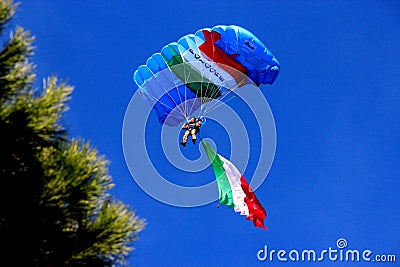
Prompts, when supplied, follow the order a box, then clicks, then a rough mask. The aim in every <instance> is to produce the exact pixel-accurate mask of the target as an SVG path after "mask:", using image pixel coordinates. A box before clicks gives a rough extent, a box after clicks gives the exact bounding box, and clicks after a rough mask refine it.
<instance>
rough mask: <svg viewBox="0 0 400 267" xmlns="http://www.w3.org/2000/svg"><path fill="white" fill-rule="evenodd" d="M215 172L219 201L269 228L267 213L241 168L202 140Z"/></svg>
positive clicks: (257, 225) (261, 226)
mask: <svg viewBox="0 0 400 267" xmlns="http://www.w3.org/2000/svg"><path fill="white" fill-rule="evenodd" d="M201 142H202V144H203V147H204V150H205V151H206V153H207V157H208V159H209V160H210V162H211V166H212V168H213V170H214V173H215V178H216V180H217V184H218V191H219V203H221V204H224V205H227V206H228V207H230V208H234V210H235V211H236V212H239V213H240V214H241V215H245V216H246V219H247V220H252V221H253V224H254V226H256V227H260V228H263V229H265V230H267V227H265V225H264V219H265V218H266V217H267V213H266V211H265V209H264V207H263V206H262V205H261V203H260V201H258V199H257V197H256V195H255V194H254V192H253V190H252V189H251V187H250V185H249V184H248V183H247V181H246V179H245V178H244V177H243V175H242V174H241V173H240V172H239V170H238V169H237V168H236V167H235V165H233V164H232V162H230V161H229V160H227V159H226V158H224V157H223V156H221V155H219V154H217V153H216V152H215V150H214V149H213V148H212V147H211V146H210V145H209V144H207V143H206V142H205V141H204V140H202V141H201Z"/></svg>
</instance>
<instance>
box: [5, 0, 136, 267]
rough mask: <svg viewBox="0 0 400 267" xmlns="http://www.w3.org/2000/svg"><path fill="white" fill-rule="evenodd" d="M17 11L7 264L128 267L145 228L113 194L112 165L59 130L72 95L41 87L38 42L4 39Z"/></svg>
mask: <svg viewBox="0 0 400 267" xmlns="http://www.w3.org/2000/svg"><path fill="white" fill-rule="evenodd" d="M16 8H17V5H16V4H14V3H13V2H12V1H11V0H8V1H5V0H0V34H1V35H2V38H3V39H7V41H6V43H5V44H4V46H3V48H2V49H1V51H0V134H1V139H0V182H1V184H0V241H1V243H2V246H1V247H2V249H0V251H1V253H0V255H1V258H0V265H1V266H6V264H5V263H12V264H8V265H16V266H82V265H85V266H122V265H126V263H127V258H128V255H129V252H130V251H131V250H132V249H133V247H132V242H133V241H134V240H136V238H137V237H138V232H140V231H141V230H142V229H143V226H144V221H143V220H142V219H139V218H138V217H137V216H136V215H135V213H134V212H133V211H132V210H131V209H130V208H129V207H128V206H126V205H125V204H123V203H122V202H119V201H117V200H115V199H114V198H113V196H112V195H110V193H109V189H110V188H111V187H112V186H113V184H112V179H111V177H110V176H109V174H108V162H107V160H106V159H105V158H104V157H103V156H101V155H100V154H99V153H98V151H96V149H94V148H92V147H91V145H90V144H89V143H88V142H85V141H83V140H81V139H71V138H69V136H68V134H67V132H66V130H65V128H64V126H63V125H61V124H60V118H61V116H62V114H63V112H65V111H66V110H67V101H68V100H69V98H70V96H71V93H72V90H73V88H72V87H71V86H69V85H67V84H66V83H64V82H60V81H58V79H57V78H55V77H50V78H48V79H46V80H45V82H44V85H43V88H42V89H40V90H39V89H36V88H34V82H35V79H36V77H35V73H34V70H35V68H34V65H33V64H32V63H31V62H30V57H31V56H32V54H33V47H32V43H33V41H34V38H33V37H32V36H31V34H30V33H29V32H28V31H25V30H24V29H22V28H20V27H17V28H16V29H15V30H14V31H13V33H11V34H10V37H9V38H6V37H4V35H5V31H6V30H7V28H8V24H9V21H10V19H12V17H13V15H14V14H15V11H16Z"/></svg>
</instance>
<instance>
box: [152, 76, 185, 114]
mask: <svg viewBox="0 0 400 267" xmlns="http://www.w3.org/2000/svg"><path fill="white" fill-rule="evenodd" d="M149 70H150V72H151V74H152V75H153V77H154V78H155V79H156V80H157V82H158V84H160V85H161V88H163V89H164V92H165V93H166V94H167V95H168V96H169V98H170V99H171V100H172V101H173V102H174V104H175V106H176V108H177V109H178V110H179V112H180V113H181V114H182V115H183V116H185V114H184V111H183V110H182V109H181V108H180V107H179V105H178V103H177V102H176V101H175V100H174V98H173V97H172V96H171V95H170V94H169V93H168V91H169V90H168V89H167V88H165V86H164V85H163V83H162V82H160V81H159V79H158V78H157V76H156V74H155V73H154V72H153V71H152V70H151V69H149ZM175 89H176V90H178V88H177V87H175ZM153 99H155V97H153ZM156 100H157V101H158V102H159V103H161V104H162V105H164V106H166V107H168V108H170V109H171V110H172V109H173V108H172V107H169V106H168V105H165V104H164V103H162V102H161V101H160V100H158V99H156Z"/></svg>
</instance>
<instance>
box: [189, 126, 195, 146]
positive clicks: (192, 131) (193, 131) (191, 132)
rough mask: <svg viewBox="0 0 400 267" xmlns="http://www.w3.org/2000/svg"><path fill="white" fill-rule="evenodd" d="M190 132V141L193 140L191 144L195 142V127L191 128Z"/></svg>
mask: <svg viewBox="0 0 400 267" xmlns="http://www.w3.org/2000/svg"><path fill="white" fill-rule="evenodd" d="M190 134H191V135H192V142H193V144H196V130H195V129H192V130H191V131H190Z"/></svg>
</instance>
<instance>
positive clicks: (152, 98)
mask: <svg viewBox="0 0 400 267" xmlns="http://www.w3.org/2000/svg"><path fill="white" fill-rule="evenodd" d="M147 97H149V98H150V99H151V100H154V101H155V102H158V103H160V104H161V105H163V106H165V107H167V108H169V109H171V110H172V109H173V108H172V107H170V106H168V105H166V104H165V103H163V102H161V101H160V100H159V99H158V98H156V97H153V96H151V95H147ZM164 114H165V115H168V113H165V112H164ZM168 116H171V117H175V118H178V117H176V116H173V115H171V114H170V113H169V115H168Z"/></svg>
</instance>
